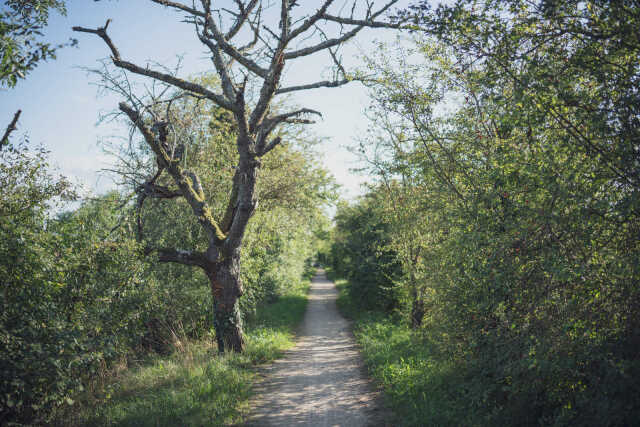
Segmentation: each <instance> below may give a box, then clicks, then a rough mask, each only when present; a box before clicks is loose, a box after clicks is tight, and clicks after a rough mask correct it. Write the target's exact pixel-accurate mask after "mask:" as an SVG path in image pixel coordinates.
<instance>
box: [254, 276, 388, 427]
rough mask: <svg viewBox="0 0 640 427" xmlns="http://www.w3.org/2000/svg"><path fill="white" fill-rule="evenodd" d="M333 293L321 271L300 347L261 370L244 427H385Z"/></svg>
mask: <svg viewBox="0 0 640 427" xmlns="http://www.w3.org/2000/svg"><path fill="white" fill-rule="evenodd" d="M336 298H337V290H336V287H335V285H334V283H332V282H330V281H329V280H327V276H326V275H325V273H324V271H322V270H320V271H318V273H317V274H316V276H315V277H314V278H313V280H312V282H311V291H310V294H309V304H308V306H307V312H306V313H305V317H304V320H303V323H302V325H301V327H300V330H299V333H298V344H297V345H296V347H294V348H293V349H292V350H290V351H288V352H287V354H286V355H285V357H284V358H282V359H279V360H277V361H275V362H274V363H273V364H272V365H270V366H269V367H268V368H266V369H265V370H264V375H265V376H264V378H263V379H262V381H260V382H259V383H258V384H257V386H256V388H255V390H256V397H255V399H254V400H253V401H252V402H251V408H252V414H251V417H250V419H249V421H248V423H247V426H314V427H316V426H317V427H320V426H349V427H359V426H385V425H388V424H387V422H386V421H385V420H386V419H388V413H387V411H386V410H384V409H383V406H382V405H381V402H380V396H379V395H378V393H377V392H375V390H374V388H373V387H372V385H371V384H370V383H369V381H368V379H367V377H366V374H365V370H364V367H363V364H362V360H361V358H360V354H359V353H358V348H357V346H356V343H355V340H354V338H353V335H352V334H351V331H350V328H349V323H348V322H347V320H346V319H345V318H344V317H342V315H340V313H339V312H338V309H337V307H336Z"/></svg>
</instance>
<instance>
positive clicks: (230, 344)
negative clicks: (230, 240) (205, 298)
mask: <svg viewBox="0 0 640 427" xmlns="http://www.w3.org/2000/svg"><path fill="white" fill-rule="evenodd" d="M207 276H208V277H209V281H210V283H211V295H212V297H213V313H214V319H213V325H214V328H215V331H216V342H217V343H218V351H219V352H220V353H224V352H225V351H234V352H236V353H240V352H242V351H244V346H245V342H244V335H243V331H242V317H241V316H240V307H239V304H238V298H239V297H240V296H241V295H242V292H243V290H242V282H241V280H240V269H239V257H237V256H232V257H231V258H230V259H228V260H223V261H222V262H221V263H220V264H218V265H217V266H215V267H213V268H210V269H208V270H207Z"/></svg>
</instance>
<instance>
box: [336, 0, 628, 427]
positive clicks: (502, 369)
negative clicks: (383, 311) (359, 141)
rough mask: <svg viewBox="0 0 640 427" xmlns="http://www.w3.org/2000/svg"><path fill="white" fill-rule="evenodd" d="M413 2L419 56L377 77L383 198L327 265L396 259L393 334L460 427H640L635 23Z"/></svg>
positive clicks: (370, 143) (350, 221)
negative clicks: (410, 346)
mask: <svg viewBox="0 0 640 427" xmlns="http://www.w3.org/2000/svg"><path fill="white" fill-rule="evenodd" d="M417 3H418V4H417V5H416V6H417V7H416V8H414V9H411V10H409V11H407V12H406V13H405V14H403V15H402V16H405V17H411V18H412V20H413V22H414V23H415V24H416V26H415V29H416V31H418V32H419V34H418V33H416V38H415V41H416V43H415V45H414V46H413V49H412V51H411V52H403V50H402V49H396V57H393V55H387V54H386V53H385V54H382V55H380V56H379V57H376V58H372V61H371V66H372V68H373V71H374V72H375V73H376V74H377V75H378V80H377V81H376V82H372V83H371V85H370V87H371V94H372V97H373V99H374V101H373V104H372V107H371V113H372V117H373V118H374V119H375V120H374V122H373V123H374V125H373V126H372V128H371V132H370V134H369V135H367V136H366V137H365V138H364V139H365V140H366V144H363V145H362V147H361V150H362V151H363V152H364V153H363V155H365V156H367V160H368V161H369V164H372V165H373V167H372V168H371V172H372V173H374V174H375V175H376V176H377V177H378V183H376V184H375V185H372V187H371V188H370V191H369V194H368V195H367V196H366V197H364V198H363V199H362V200H360V201H359V202H357V203H356V204H355V206H351V207H349V208H344V209H342V210H341V211H339V212H338V218H341V220H340V221H339V222H337V229H336V230H335V232H334V235H335V236H336V247H338V248H340V247H341V246H342V245H343V244H344V243H343V242H342V241H341V240H340V236H342V235H356V236H358V235H365V233H366V235H368V236H371V237H369V238H368V239H366V240H363V242H362V244H360V246H359V247H358V248H357V250H354V251H352V253H357V254H359V257H354V258H352V259H350V263H351V267H350V269H351V270H352V271H358V269H359V268H361V267H360V266H361V265H363V263H367V262H368V259H369V258H368V257H369V256H370V255H369V254H371V253H384V252H385V251H392V252H393V253H394V254H395V260H396V261H397V262H398V263H400V265H401V266H402V275H401V280H399V281H396V285H397V288H399V289H401V290H403V291H401V292H399V295H400V297H401V304H402V307H403V310H402V311H401V313H400V314H401V315H402V319H403V322H404V324H405V325H411V326H413V328H414V329H415V330H416V332H415V333H416V334H422V335H424V336H426V337H427V338H428V340H427V341H428V343H429V347H430V348H435V349H436V351H435V353H436V354H445V355H446V357H447V358H448V360H450V363H453V364H454V366H455V370H456V372H457V373H458V374H459V375H458V376H457V379H456V381H457V388H456V390H457V391H456V393H454V395H457V397H454V398H452V399H454V400H455V401H456V402H458V403H460V405H458V403H456V405H458V406H456V407H457V408H458V411H459V412H460V414H461V418H460V419H461V420H464V419H465V418H464V417H463V416H462V414H474V422H473V423H474V424H484V425H500V424H506V425H540V424H543V425H618V426H624V425H632V424H634V423H636V421H635V420H637V419H638V417H639V416H640V387H639V385H638V382H637V381H636V380H635V378H637V377H638V375H639V373H640V358H639V357H638V352H637V350H636V349H637V347H638V343H639V342H640V335H639V331H640V328H639V325H640V314H639V313H640V310H639V309H638V308H639V307H640V305H639V302H640V286H639V285H640V267H639V266H640V239H638V236H639V234H638V233H639V232H640V216H639V212H640V204H639V202H640V180H639V175H638V173H637V171H638V164H639V163H638V162H639V160H640V152H639V151H638V143H637V142H638V141H640V131H639V130H640V126H639V122H638V117H640V109H639V107H638V106H639V105H640V102H639V99H640V98H639V95H638V91H637V85H636V83H637V82H638V80H639V79H640V75H639V73H638V70H639V69H640V68H639V66H638V65H639V62H638V58H639V55H638V54H639V52H640V44H639V43H638V40H637V38H635V37H633V36H631V34H632V33H633V30H632V27H633V26H634V25H637V24H638V23H639V22H640V20H639V19H640V8H638V6H637V5H635V4H631V3H628V2H621V3H616V4H613V3H610V2H597V1H592V2H574V1H568V2H546V1H540V2H528V1H519V0H513V1H508V2H498V1H483V2H472V1H462V0H461V1H457V2H453V3H452V4H450V5H444V6H442V7H440V8H438V9H435V10H431V9H430V8H429V7H428V4H427V3H426V2H417ZM550 34H555V35H554V36H553V37H548V36H549V35H550ZM398 64H400V66H399V65H398ZM363 210H368V211H369V212H372V213H373V214H375V215H376V218H375V219H374V220H370V221H367V222H365V223H362V224H361V223H360V222H358V221H356V218H359V215H360V214H359V212H360V211H363ZM370 224H378V225H377V226H375V227H373V229H372V227H371V225H370ZM376 235H384V236H387V237H388V238H387V239H379V238H376V237H373V236H376ZM376 247H377V248H378V249H377V251H376V250H375V249H372V248H376ZM339 268H340V269H341V270H343V271H344V270H345V268H344V267H343V266H339ZM347 270H348V269H347ZM349 277H351V276H349ZM380 283H386V282H384V281H383V282H380ZM352 286H353V285H352ZM356 286H357V285H356ZM376 286H378V285H377V284H375V283H370V284H369V288H370V289H374V288H375V287H376ZM354 288H355V287H354ZM356 295H357V294H356ZM381 327H384V328H387V326H384V325H383V326H381ZM374 332H375V331H374ZM395 333H396V332H393V334H395ZM397 333H398V334H404V332H397ZM366 334H369V332H366ZM372 334H373V335H375V333H373V332H372ZM414 339H418V338H410V340H414ZM366 348H367V347H365V352H367V350H366ZM370 348H372V350H371V351H372V352H374V353H375V352H377V351H378V350H376V349H374V348H373V347H370ZM413 354H414V356H413V357H414V358H415V360H416V361H420V360H422V361H424V362H425V363H428V362H429V358H430V357H431V356H424V355H421V354H420V352H415V353H413ZM429 354H431V352H429ZM376 363H377V362H376ZM386 363H391V362H384V363H383V365H385V364H386ZM410 365H411V364H410ZM425 372H426V371H425ZM430 381H431V380H428V381H427V383H426V384H425V385H424V387H425V388H424V389H425V390H428V389H429V387H431V385H432V384H431V383H430ZM434 381H435V380H434ZM411 395H412V396H414V397H416V396H418V395H417V394H414V393H412V394H411ZM416 398H418V397H416ZM434 414H436V412H434ZM427 419H428V418H427ZM434 423H435V421H434ZM462 423H463V424H464V422H462ZM427 424H428V423H427Z"/></svg>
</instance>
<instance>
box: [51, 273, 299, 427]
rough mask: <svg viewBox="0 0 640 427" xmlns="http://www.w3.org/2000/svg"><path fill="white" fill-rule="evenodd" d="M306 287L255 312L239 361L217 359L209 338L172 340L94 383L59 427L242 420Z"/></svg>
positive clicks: (286, 338) (289, 339)
mask: <svg viewBox="0 0 640 427" xmlns="http://www.w3.org/2000/svg"><path fill="white" fill-rule="evenodd" d="M308 289H309V282H308V281H305V282H301V283H300V284H299V285H298V286H297V287H295V288H293V289H290V290H289V291H288V292H287V294H285V295H283V296H281V297H280V298H279V299H278V300H277V301H276V302H274V303H271V304H266V305H263V306H261V307H259V308H258V310H257V312H256V314H255V315H254V316H253V317H252V318H251V319H249V320H248V322H247V327H246V344H247V346H246V352H245V353H244V354H225V355H218V354H217V348H216V346H215V340H214V339H213V337H212V336H210V337H208V338H207V339H205V340H201V341H189V340H188V339H185V338H178V337H176V338H175V339H174V343H173V349H174V350H173V353H172V354H171V355H170V356H159V355H154V356H150V357H149V358H148V359H146V360H144V361H140V362H138V363H136V364H135V365H134V366H129V367H127V368H122V369H120V371H119V372H115V371H114V372H111V373H110V374H109V375H108V376H107V377H105V378H101V379H97V380H96V381H95V382H94V384H91V385H90V387H88V389H87V391H85V393H84V394H83V395H82V396H80V397H79V398H78V401H77V403H76V404H75V405H74V407H73V408H71V409H70V410H69V411H67V412H66V413H65V414H64V416H61V417H59V419H58V424H59V425H76V426H83V425H87V426H88V425H109V426H132V425H135V426H176V425H184V426H204V425H206V426H216V425H231V424H236V423H239V422H241V421H242V420H243V417H244V416H245V415H246V413H247V409H248V399H249V397H250V395H251V385H252V381H253V379H254V377H255V375H256V372H255V369H254V368H255V367H256V366H257V365H260V364H262V363H267V362H270V361H272V360H274V359H276V358H278V357H280V356H281V355H282V353H283V352H284V351H285V350H286V349H288V348H290V347H292V346H293V344H294V341H293V338H294V329H295V327H296V326H297V325H298V323H299V322H300V321H301V319H302V317H303V315H304V311H305V308H306V304H307V298H306V294H307V292H308Z"/></svg>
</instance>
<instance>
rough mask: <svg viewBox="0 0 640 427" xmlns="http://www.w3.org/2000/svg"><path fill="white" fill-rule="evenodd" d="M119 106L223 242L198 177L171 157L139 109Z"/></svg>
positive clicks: (213, 234) (209, 229)
mask: <svg viewBox="0 0 640 427" xmlns="http://www.w3.org/2000/svg"><path fill="white" fill-rule="evenodd" d="M119 107H120V111H122V112H123V113H125V114H126V115H127V116H129V119H130V120H131V121H132V122H133V123H134V124H135V126H136V127H137V128H138V130H139V131H140V133H142V136H143V137H144V139H145V141H146V142H147V144H148V145H149V147H150V148H151V149H152V150H153V152H154V153H155V155H156V158H157V160H158V162H159V163H160V164H161V165H162V166H163V167H164V168H166V170H167V172H169V175H171V177H172V178H173V181H174V182H175V183H176V185H177V186H178V188H179V189H180V191H181V193H182V195H183V196H184V198H185V199H186V200H187V203H189V206H191V210H192V211H193V213H194V215H195V216H196V218H197V219H198V222H199V223H200V225H202V226H203V227H204V229H205V230H206V231H207V233H208V234H209V239H210V240H211V241H213V242H216V243H218V244H220V243H222V242H223V241H224V240H225V238H226V236H225V234H224V233H223V232H222V230H221V229H220V227H219V226H218V223H217V222H216V221H215V220H214V219H213V215H212V211H211V208H210V207H209V205H208V204H207V202H206V200H205V197H204V192H203V191H202V186H201V185H200V180H199V179H198V177H197V176H196V175H195V174H194V173H192V172H189V171H185V170H183V169H182V167H180V166H179V165H178V164H177V162H175V161H173V160H172V159H171V158H170V156H169V154H168V153H167V152H166V151H165V149H164V148H163V147H162V144H161V143H160V141H158V140H157V139H156V137H155V136H154V134H153V132H152V131H151V129H150V128H149V127H148V126H147V125H145V124H144V122H143V120H142V118H141V117H140V115H139V113H138V112H137V111H135V110H134V109H133V108H131V107H130V106H128V105H127V104H126V103H124V102H121V103H120V104H119Z"/></svg>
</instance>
